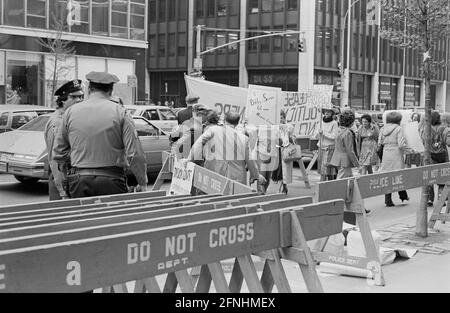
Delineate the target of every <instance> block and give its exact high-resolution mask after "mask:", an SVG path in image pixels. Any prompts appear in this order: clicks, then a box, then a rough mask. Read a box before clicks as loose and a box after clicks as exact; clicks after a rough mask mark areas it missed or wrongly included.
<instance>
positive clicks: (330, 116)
mask: <svg viewBox="0 0 450 313" xmlns="http://www.w3.org/2000/svg"><path fill="white" fill-rule="evenodd" d="M338 113H339V110H338V109H337V108H330V109H323V110H322V114H323V118H322V119H323V120H322V128H321V129H320V130H319V159H318V162H317V164H318V167H317V169H318V170H317V171H318V172H319V174H320V181H326V180H335V179H336V177H337V172H338V169H337V168H336V167H334V166H332V165H330V162H331V158H332V157H333V153H334V150H335V147H336V146H335V144H336V143H335V140H336V137H337V134H338V133H339V125H338V122H337V121H336V119H335V117H336V115H337V114H338Z"/></svg>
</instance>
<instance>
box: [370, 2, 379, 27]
mask: <svg viewBox="0 0 450 313" xmlns="http://www.w3.org/2000/svg"><path fill="white" fill-rule="evenodd" d="M380 6H381V4H380V1H379V0H370V1H369V2H368V3H367V14H366V22H367V25H378V26H379V25H380V24H381V21H380V12H379V10H380V9H381V8H380Z"/></svg>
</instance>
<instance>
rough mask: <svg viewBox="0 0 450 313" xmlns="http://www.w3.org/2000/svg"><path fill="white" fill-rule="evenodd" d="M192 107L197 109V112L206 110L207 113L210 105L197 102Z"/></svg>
mask: <svg viewBox="0 0 450 313" xmlns="http://www.w3.org/2000/svg"><path fill="white" fill-rule="evenodd" d="M192 109H193V110H194V111H195V112H197V113H199V112H202V113H203V112H204V113H206V112H207V111H208V110H209V109H208V107H207V106H206V105H204V104H201V103H196V104H194V105H193V106H192Z"/></svg>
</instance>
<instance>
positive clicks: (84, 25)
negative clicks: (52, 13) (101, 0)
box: [63, 1, 89, 34]
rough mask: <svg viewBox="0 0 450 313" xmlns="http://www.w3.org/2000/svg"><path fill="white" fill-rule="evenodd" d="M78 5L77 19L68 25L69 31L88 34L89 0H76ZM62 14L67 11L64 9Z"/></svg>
mask: <svg viewBox="0 0 450 313" xmlns="http://www.w3.org/2000/svg"><path fill="white" fill-rule="evenodd" d="M78 5H79V7H80V16H79V20H74V24H73V25H71V26H70V31H71V32H73V33H82V34H89V1H84V2H83V1H78ZM63 14H67V11H64V13H63ZM64 20H65V18H64Z"/></svg>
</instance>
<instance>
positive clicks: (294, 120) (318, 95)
mask: <svg viewBox="0 0 450 313" xmlns="http://www.w3.org/2000/svg"><path fill="white" fill-rule="evenodd" d="M282 94H283V96H282V98H281V101H282V104H281V109H282V110H284V111H285V112H286V122H287V123H290V124H293V125H294V126H295V128H294V134H295V135H296V136H310V137H316V136H317V135H318V133H319V128H320V119H321V118H322V115H321V110H322V109H324V108H330V107H331V98H332V96H333V86H332V85H314V86H313V89H312V90H311V91H309V92H283V93H282Z"/></svg>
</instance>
